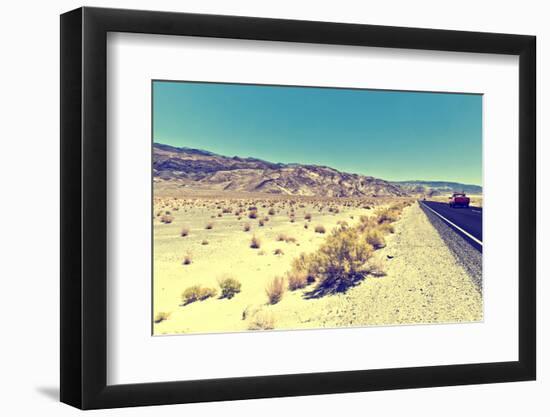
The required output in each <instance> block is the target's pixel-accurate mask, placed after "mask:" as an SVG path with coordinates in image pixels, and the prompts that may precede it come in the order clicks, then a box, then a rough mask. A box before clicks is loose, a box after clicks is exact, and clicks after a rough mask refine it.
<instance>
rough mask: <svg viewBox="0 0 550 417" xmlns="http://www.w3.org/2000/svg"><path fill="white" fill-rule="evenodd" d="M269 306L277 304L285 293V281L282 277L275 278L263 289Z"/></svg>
mask: <svg viewBox="0 0 550 417" xmlns="http://www.w3.org/2000/svg"><path fill="white" fill-rule="evenodd" d="M265 293H266V294H267V299H268V302H269V304H277V303H278V302H279V301H281V299H282V298H283V295H284V293H285V280H284V278H283V277H275V278H273V279H272V280H271V282H270V283H269V284H267V287H266V288H265Z"/></svg>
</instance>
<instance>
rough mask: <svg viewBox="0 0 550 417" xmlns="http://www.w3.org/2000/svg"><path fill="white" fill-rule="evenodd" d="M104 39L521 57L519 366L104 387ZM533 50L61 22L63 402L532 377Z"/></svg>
mask: <svg viewBox="0 0 550 417" xmlns="http://www.w3.org/2000/svg"><path fill="white" fill-rule="evenodd" d="M108 32H132V33H147V34H163V35H174V36H178V35H187V36H199V37H215V38H236V39H254V40H266V41H285V42H305V43H319V44H334V45H358V46H371V47H383V48H405V49H421V50H440V51H457V52H477V53H491V54H508V55H517V56H519V103H518V104H519V132H518V134H519V155H518V158H519V271H518V273H519V294H518V296H519V329H518V331H519V358H518V359H519V360H518V361H513V362H495V363H477V364H467V365H455V364H449V365H445V366H428V367H411V368H400V369H377V370H356V371H343V372H326V373H309V374H292V375H272V376H255V377H239V378H228V379H209V380H199V381H177V382H162V383H142V384H131V385H112V386H109V385H107V382H106V381H107V379H106V376H107V303H106V300H107V272H106V271H107V268H106V266H107V249H106V247H107V181H108V177H107V134H106V127H107V111H106V95H107V72H106V60H107V56H106V55H107V54H106V46H107V41H106V39H107V33H108ZM535 51H536V38H535V37H534V36H524V35H510V34H495V33H481V32H461V31H449V30H432V29H415V28H403V27H388V26H372V25H359V24H341V23H326V22H312V21H295V20H279V19H265V18H252V17H234V16H217V15H201V14H186V13H171V12H152V11H137V10H120V9H103V8H88V7H84V8H79V9H77V10H73V11H71V12H68V13H65V14H63V15H61V54H60V56H61V310H60V314H61V401H62V402H64V403H67V404H70V405H72V406H75V407H78V408H81V409H96V408H112V407H125V406H144V405H157V404H175V403H190V402H201V401H218V400H237V399H249V398H264V397H282V396H298V395H313V394H328V393H344V392H357V391H376V390H388V389H400V388H421V387H434V386H449V385H464V384H482V383H496V382H507V381H525V380H533V379H535V376H536V314H535V310H536V304H535V301H536V285H535V276H536V266H535V265H536V262H535V261H536V259H535V257H536V164H535V161H536V157H535V156H536V144H535V134H536V132H535V122H536V120H535V107H536V92H535V87H536V84H535V78H536V77H535V75H536V74H535V61H536V56H535V53H536V52H535Z"/></svg>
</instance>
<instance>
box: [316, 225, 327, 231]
mask: <svg viewBox="0 0 550 417" xmlns="http://www.w3.org/2000/svg"><path fill="white" fill-rule="evenodd" d="M314 230H315V233H326V231H327V230H326V229H325V226H323V225H320V224H318V225H317V226H315V229H314Z"/></svg>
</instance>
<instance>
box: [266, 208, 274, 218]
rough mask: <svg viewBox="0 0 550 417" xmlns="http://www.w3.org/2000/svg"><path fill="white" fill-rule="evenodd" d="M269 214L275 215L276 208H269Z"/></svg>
mask: <svg viewBox="0 0 550 417" xmlns="http://www.w3.org/2000/svg"><path fill="white" fill-rule="evenodd" d="M267 214H269V215H270V216H274V215H275V209H274V208H273V207H272V208H270V209H269V211H268V212H267Z"/></svg>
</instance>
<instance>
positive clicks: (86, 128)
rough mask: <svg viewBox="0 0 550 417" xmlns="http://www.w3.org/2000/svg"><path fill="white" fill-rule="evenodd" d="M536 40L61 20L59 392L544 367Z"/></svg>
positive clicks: (495, 375) (464, 377)
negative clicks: (539, 334) (539, 313)
mask: <svg viewBox="0 0 550 417" xmlns="http://www.w3.org/2000/svg"><path fill="white" fill-rule="evenodd" d="M535 103H536V99H535V37H533V36H525V35H509V34H493V33H475V32H459V31H447V30H432V29H416V28H400V27H387V26H371V25H357V24H341V23H328V22H311V21H293V20H278V19H264V18H251V17H236V16H215V15H199V14H186V13H168V12H151V11H136V10H118V9H101V8H87V7H85V8H80V9H77V10H74V11H71V12H68V13H65V14H63V15H62V16H61V220H62V221H61V401H63V402H65V403H67V404H70V405H73V406H75V407H78V408H82V409H94V408H112V407H125V406H139V405H156V404H174V403H188V402H201V401H218V400H234V399H247V398H264V397H277V396H298V395H314V394H326V393H343V392H357V391H374V390H387V389H399V388H420V387H434V386H445V385H462V384H480V383H495V382H507V381H524V380H533V379H535V375H536V351H535V346H536V343H535V342H536V339H535V338H536V330H535V329H536V317H535V300H536V297H535V291H536V286H535V275H536V268H535V253H536V252H535V248H536V239H535V236H536V224H535V219H536V209H535V201H536V195H535V171H536V167H535V160H536V158H535V152H536V150H535Z"/></svg>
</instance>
